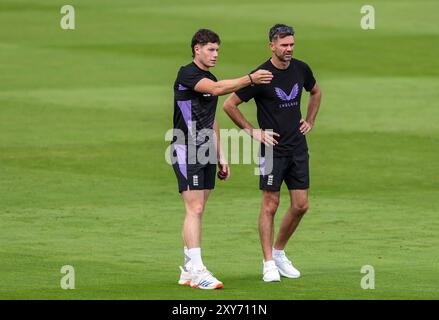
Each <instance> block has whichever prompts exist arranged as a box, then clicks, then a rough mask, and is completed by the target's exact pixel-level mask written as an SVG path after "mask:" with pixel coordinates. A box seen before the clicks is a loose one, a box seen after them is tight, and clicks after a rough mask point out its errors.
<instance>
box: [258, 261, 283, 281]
mask: <svg viewBox="0 0 439 320" xmlns="http://www.w3.org/2000/svg"><path fill="white" fill-rule="evenodd" d="M262 263H263V266H264V268H263V274H264V275H263V277H262V280H264V281H265V282H273V281H280V274H279V270H278V269H277V267H276V264H275V262H274V261H273V260H270V261H266V262H264V261H263V262H262Z"/></svg>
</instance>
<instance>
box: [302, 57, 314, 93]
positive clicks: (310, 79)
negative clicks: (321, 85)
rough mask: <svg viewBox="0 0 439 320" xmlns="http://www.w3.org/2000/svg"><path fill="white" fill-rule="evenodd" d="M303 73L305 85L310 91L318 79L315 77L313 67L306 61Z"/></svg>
mask: <svg viewBox="0 0 439 320" xmlns="http://www.w3.org/2000/svg"><path fill="white" fill-rule="evenodd" d="M303 73H304V74H303V78H304V82H303V87H304V88H305V90H306V91H308V92H309V91H311V90H312V88H314V85H315V84H316V79H315V78H314V75H313V73H312V70H311V68H310V67H309V66H308V65H307V64H306V63H305V64H304V65H303Z"/></svg>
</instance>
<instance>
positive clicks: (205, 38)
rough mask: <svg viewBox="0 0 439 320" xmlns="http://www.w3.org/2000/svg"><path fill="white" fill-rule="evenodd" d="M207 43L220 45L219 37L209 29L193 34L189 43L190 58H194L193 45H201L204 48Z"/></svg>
mask: <svg viewBox="0 0 439 320" xmlns="http://www.w3.org/2000/svg"><path fill="white" fill-rule="evenodd" d="M209 42H210V43H217V44H221V40H220V37H219V35H217V34H216V33H215V32H213V31H212V30H209V29H200V30H198V31H197V32H195V34H194V36H193V37H192V42H191V48H192V57H194V56H195V50H194V47H195V45H197V44H201V45H202V46H204V45H206V44H208V43H209Z"/></svg>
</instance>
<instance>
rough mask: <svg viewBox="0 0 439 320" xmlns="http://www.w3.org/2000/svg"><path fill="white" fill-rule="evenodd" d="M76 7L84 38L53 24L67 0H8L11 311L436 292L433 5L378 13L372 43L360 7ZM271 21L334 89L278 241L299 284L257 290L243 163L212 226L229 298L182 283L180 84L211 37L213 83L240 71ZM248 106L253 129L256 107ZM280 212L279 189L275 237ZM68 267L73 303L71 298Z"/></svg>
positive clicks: (2, 38)
mask: <svg viewBox="0 0 439 320" xmlns="http://www.w3.org/2000/svg"><path fill="white" fill-rule="evenodd" d="M68 3H69V4H72V5H74V6H75V9H76V30H74V31H72V30H70V31H65V30H61V28H60V25H59V22H60V19H61V14H60V8H61V6H62V5H64V4H66V2H65V1H60V0H39V1H38V2H36V1H33V2H31V1H19V0H2V1H1V2H0V298H1V299H438V298H439V279H438V276H439V254H438V247H439V231H438V230H439V219H438V214H439V200H438V198H439V105H438V101H439V60H438V59H437V57H438V56H439V25H438V23H437V13H438V12H439V4H438V2H437V1H416V2H413V1H371V2H370V3H369V4H372V5H374V7H375V10H376V30H369V31H364V30H362V29H361V28H360V18H361V13H360V8H361V6H362V5H363V4H364V2H362V1H312V2H309V1H277V2H276V1H275V2H267V1H262V0H251V1H249V0H246V1H239V2H237V1H231V0H227V1H221V2H217V3H212V4H210V3H208V2H206V1H201V0H200V1H195V0H190V1H176V0H175V1H152V0H148V1H141V0H125V1H115V0H111V1H108V0H106V1H104V0H97V1H93V2H91V1H85V0H82V1H76V0H72V1H69V2H68ZM277 22H283V23H287V24H292V25H293V26H294V27H295V29H296V49H295V53H294V55H295V57H297V58H299V59H301V60H304V61H306V62H307V63H309V64H310V65H311V67H312V68H313V71H314V73H315V76H316V78H317V80H318V82H319V83H320V85H321V87H322V90H323V103H322V106H321V109H320V113H319V116H318V118H317V123H316V126H315V128H314V130H313V132H312V134H311V135H310V136H309V138H308V142H309V145H310V156H311V183H312V189H311V195H310V201H311V202H310V206H311V207H310V211H309V213H307V215H306V216H305V218H304V220H302V223H301V225H300V227H299V229H298V231H297V233H295V235H294V236H293V238H292V239H291V241H290V242H289V244H288V247H287V253H289V256H290V257H292V258H293V261H294V262H295V264H296V265H297V266H298V267H299V269H300V270H301V271H302V273H303V277H302V278H300V279H296V280H293V279H292V280H283V281H282V282H281V283H277V284H273V283H272V284H266V283H264V282H263V281H262V280H261V271H262V270H261V269H262V266H261V262H262V255H261V251H260V246H259V238H258V233H257V218H258V211H259V205H260V193H259V190H258V177H257V176H254V175H253V167H254V166H250V165H234V166H232V179H231V180H230V181H229V182H226V183H221V182H218V183H217V188H216V189H215V191H214V193H213V194H212V196H211V198H210V200H209V203H208V206H207V209H206V212H205V217H204V222H203V223H204V228H203V245H202V247H203V255H204V262H205V263H206V265H207V266H208V267H209V268H210V269H211V270H212V271H213V272H214V273H215V275H217V276H218V277H219V278H220V279H221V280H222V281H223V282H224V284H225V288H224V289H223V290H218V291H215V292H211V291H209V292H206V291H203V290H195V289H191V288H188V287H185V288H182V287H179V286H178V285H177V284H176V281H177V279H178V276H179V270H178V266H179V265H180V264H181V262H182V243H181V237H180V230H181V224H182V220H183V214H184V212H183V205H182V201H181V199H180V196H179V194H178V192H177V185H176V179H175V176H174V173H173V171H172V168H171V167H169V166H168V165H167V164H166V163H165V161H164V153H165V149H166V148H167V146H168V142H166V141H165V140H164V134H165V132H166V131H167V130H168V129H169V128H171V127H172V113H173V93H172V85H173V81H174V79H175V76H176V72H177V70H178V68H179V67H180V66H181V65H184V64H187V63H188V62H189V61H190V60H191V52H190V39H191V37H192V34H193V33H194V32H195V31H196V30H197V29H198V28H200V27H208V28H212V29H213V30H215V31H217V32H218V33H219V34H220V35H221V38H222V41H223V43H222V45H221V53H220V59H219V63H218V66H217V67H216V68H215V69H213V72H214V74H215V75H216V76H217V77H218V78H219V79H224V78H228V77H236V76H238V75H242V74H245V73H246V72H248V71H250V70H251V69H253V68H254V67H255V66H257V65H259V64H260V63H261V62H262V61H264V60H265V59H267V58H268V57H269V55H270V53H269V51H268V49H267V32H268V29H269V28H270V27H271V25H273V24H274V23H277ZM223 101H224V97H222V98H221V99H220V102H219V108H218V120H219V123H220V125H221V126H222V127H224V128H234V127H235V126H234V124H233V123H232V122H231V120H229V119H228V118H227V116H226V115H225V113H224V112H223V111H222V108H221V106H222V102H223ZM306 101H307V98H306V95H304V99H303V103H302V112H305V108H306ZM241 109H242V110H244V113H245V114H246V115H247V116H248V117H249V118H250V119H251V120H252V121H253V123H256V121H255V105H254V103H253V102H251V103H249V104H247V105H243V107H242V108H241ZM288 202H289V199H288V194H287V192H286V190H285V186H284V189H283V192H282V196H281V207H280V211H279V213H278V215H277V217H276V222H277V225H278V222H279V221H280V218H281V216H282V215H283V213H284V211H285V209H286V208H287V205H288ZM63 265H72V266H74V267H75V271H76V289H75V290H62V289H61V288H60V280H61V277H62V276H63V275H62V274H61V273H60V269H61V267H62V266H63ZM363 265H372V266H373V267H374V268H375V276H376V280H375V290H363V289H361V287H360V281H361V278H362V277H363V276H364V274H361V273H360V269H361V267H362V266H363Z"/></svg>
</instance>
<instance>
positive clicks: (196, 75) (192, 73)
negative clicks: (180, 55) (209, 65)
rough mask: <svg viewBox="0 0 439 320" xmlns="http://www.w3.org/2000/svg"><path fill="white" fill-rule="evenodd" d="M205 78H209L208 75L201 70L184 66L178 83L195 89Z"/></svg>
mask: <svg viewBox="0 0 439 320" xmlns="http://www.w3.org/2000/svg"><path fill="white" fill-rule="evenodd" d="M204 78H208V76H207V75H206V74H205V73H203V72H201V71H199V70H191V69H189V68H182V69H181V70H180V75H179V77H178V83H179V84H181V85H183V86H185V87H187V88H189V89H191V90H195V86H196V85H197V83H198V82H199V81H200V80H201V79H204Z"/></svg>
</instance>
